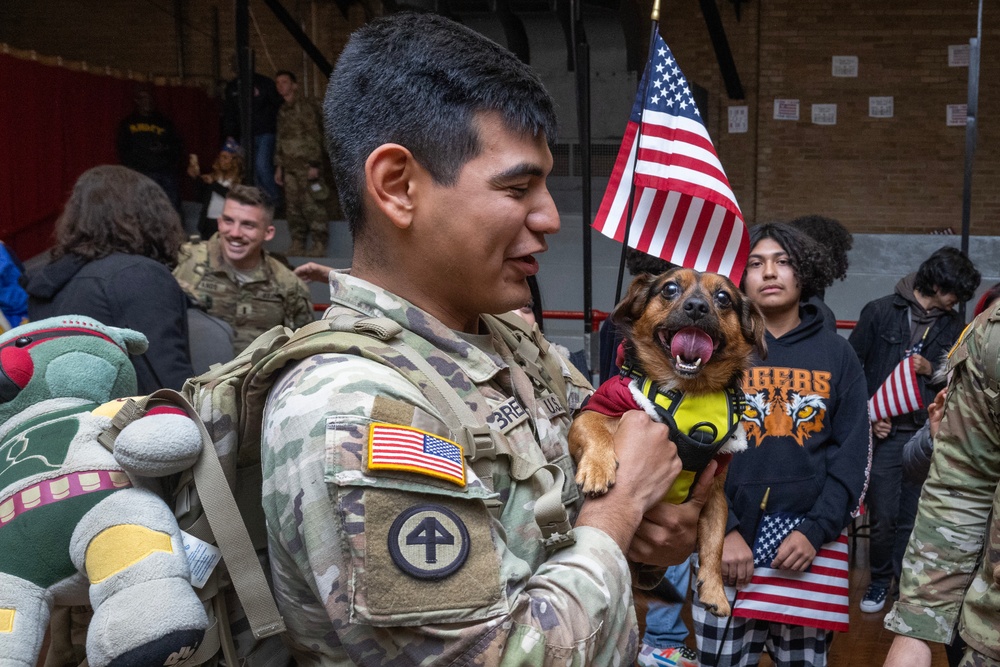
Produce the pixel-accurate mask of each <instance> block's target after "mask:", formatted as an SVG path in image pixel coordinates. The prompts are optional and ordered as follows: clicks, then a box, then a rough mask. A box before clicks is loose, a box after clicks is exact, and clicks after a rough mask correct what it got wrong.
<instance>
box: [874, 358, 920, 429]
mask: <svg viewBox="0 0 1000 667" xmlns="http://www.w3.org/2000/svg"><path fill="white" fill-rule="evenodd" d="M923 407H924V400H923V398H921V397H920V385H919V383H918V382H917V371H916V369H915V368H913V357H912V356H909V355H907V356H906V358H904V359H903V360H902V361H901V362H899V365H897V366H896V367H895V368H894V369H893V370H892V373H889V377H887V378H886V379H885V382H883V383H882V386H881V387H879V388H878V389H877V390H876V391H875V395H874V396H872V397H871V398H870V399H868V415H869V417H871V420H872V421H878V420H879V419H885V418H886V417H897V416H899V415H905V414H906V413H908V412H915V411H917V410H920V409H921V408H923Z"/></svg>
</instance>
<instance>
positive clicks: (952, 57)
mask: <svg viewBox="0 0 1000 667" xmlns="http://www.w3.org/2000/svg"><path fill="white" fill-rule="evenodd" d="M968 66H969V45H968V44H949V45H948V67H968Z"/></svg>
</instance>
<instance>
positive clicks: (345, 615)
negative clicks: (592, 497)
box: [263, 355, 637, 666]
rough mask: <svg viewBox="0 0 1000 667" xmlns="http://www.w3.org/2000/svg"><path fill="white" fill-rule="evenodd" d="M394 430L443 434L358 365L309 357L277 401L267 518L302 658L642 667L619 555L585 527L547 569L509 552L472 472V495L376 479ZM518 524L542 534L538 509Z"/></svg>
mask: <svg viewBox="0 0 1000 667" xmlns="http://www.w3.org/2000/svg"><path fill="white" fill-rule="evenodd" d="M376 396H377V397H378V398H375V397H376ZM386 401H388V403H387V402H386ZM400 406H410V408H409V414H407V410H406V409H402V408H401V407H400ZM390 419H391V420H393V421H394V422H395V423H399V422H401V421H403V422H406V424H405V425H413V426H418V427H421V428H422V429H423V430H425V431H432V432H434V431H436V430H438V432H440V431H439V429H440V430H445V431H446V432H447V430H446V429H445V427H444V426H443V424H442V423H441V422H440V421H438V420H437V418H436V417H434V411H433V408H432V406H430V405H429V404H428V403H427V402H426V400H425V399H424V398H423V397H422V396H421V395H420V394H419V393H418V392H417V391H416V389H415V388H414V387H413V386H412V385H411V384H410V383H409V382H407V381H406V380H404V379H403V378H402V377H401V376H399V375H397V374H395V372H394V371H391V370H389V369H387V368H386V367H385V366H382V365H380V364H377V363H374V362H369V361H366V360H361V359H358V358H356V357H344V356H340V355H322V356H320V357H313V358H311V359H309V360H307V361H306V362H303V364H301V365H300V366H299V367H298V368H295V369H293V370H292V371H290V372H288V373H286V375H285V377H284V378H283V379H282V380H281V381H280V382H279V384H278V385H276V387H275V389H274V390H273V391H272V396H271V398H270V399H269V407H268V411H267V414H266V416H265V426H264V455H263V457H264V477H265V482H264V508H265V512H266V513H267V516H268V531H269V537H270V540H269V541H270V547H271V553H272V562H273V563H275V565H273V566H272V569H273V571H274V573H275V588H276V594H277V596H278V599H279V603H280V604H281V607H282V612H283V613H284V614H285V618H286V622H288V623H289V627H290V629H291V631H292V632H291V640H292V644H293V646H295V647H296V650H297V651H299V652H300V654H299V657H300V658H303V657H305V656H309V657H311V658H312V660H313V661H314V660H315V659H316V657H317V653H318V654H320V655H323V656H324V657H327V658H328V659H331V660H333V661H336V660H337V659H340V660H344V659H345V658H349V659H351V660H353V661H354V662H355V663H357V664H366V665H372V666H378V665H388V664H393V665H404V664H405V665H421V666H423V665H440V664H452V663H453V662H463V661H468V664H488V665H493V664H500V663H501V662H504V661H506V660H510V661H511V663H512V664H515V663H516V664H533V665H581V666H582V665H616V664H625V663H626V662H627V661H630V660H631V659H632V657H633V656H632V655H631V653H630V651H632V650H634V649H633V647H634V646H635V642H636V641H637V627H636V621H635V614H634V610H633V605H632V596H631V592H630V586H629V582H630V577H629V573H628V566H627V563H626V561H625V558H624V556H623V555H622V552H621V549H620V548H619V547H618V545H616V544H615V542H614V541H613V540H612V539H611V538H610V537H609V536H608V535H607V534H606V533H604V532H602V531H601V530H597V529H595V528H591V527H580V528H577V529H576V531H575V533H576V544H575V545H572V546H568V547H565V548H563V549H561V550H559V551H556V552H555V553H554V554H552V555H551V556H549V557H548V558H547V559H544V560H543V561H542V562H541V563H540V565H538V566H537V567H535V566H534V565H532V564H531V563H529V562H528V561H526V560H524V558H523V557H522V555H521V554H519V553H515V552H514V551H513V550H512V549H511V548H510V547H509V546H508V541H509V539H510V538H511V537H513V535H508V534H506V533H505V532H504V530H503V529H502V528H501V527H500V524H499V523H498V522H497V521H496V520H495V519H493V518H492V517H491V515H490V512H489V509H488V507H487V504H486V500H487V499H489V498H491V497H492V494H491V493H489V491H487V490H486V489H485V488H484V487H483V486H482V484H481V483H480V482H479V481H478V479H477V478H476V477H475V475H474V474H473V473H471V471H470V472H469V473H468V474H469V478H468V480H467V483H466V484H465V485H460V484H455V483H452V482H448V481H444V480H437V479H435V478H434V477H430V476H427V475H423V474H418V473H413V472H407V471H392V470H371V469H369V468H368V467H367V463H368V461H369V458H368V457H369V455H368V446H369V438H370V435H369V429H370V427H371V424H372V423H373V422H374V421H381V420H386V421H388V420H390ZM506 511H508V512H519V513H525V520H524V521H517V522H513V523H512V522H510V521H508V522H506V524H507V526H508V528H507V530H514V529H513V528H512V526H514V525H516V526H519V528H517V530H521V529H522V528H523V530H525V531H529V532H530V531H534V532H537V529H536V528H535V527H534V524H533V521H532V519H531V512H530V508H528V509H527V510H526V509H525V508H523V507H517V506H515V507H510V506H509V507H508V508H507V510H506ZM518 543H520V544H524V543H525V542H524V541H523V540H521V541H519V542H518ZM463 545H466V546H467V549H466V547H465V546H463ZM535 546H536V547H537V540H536V541H535ZM432 561H434V563H433V564H430V563H431V562H432ZM434 568H437V569H438V570H440V572H439V573H438V574H430V575H428V573H427V570H429V569H434ZM307 645H308V646H309V647H310V648H308V649H306V648H305V646H307Z"/></svg>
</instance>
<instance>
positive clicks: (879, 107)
mask: <svg viewBox="0 0 1000 667" xmlns="http://www.w3.org/2000/svg"><path fill="white" fill-rule="evenodd" d="M893 112H894V109H893V98H892V97H869V98H868V115H869V116H870V117H871V118H892V115H893Z"/></svg>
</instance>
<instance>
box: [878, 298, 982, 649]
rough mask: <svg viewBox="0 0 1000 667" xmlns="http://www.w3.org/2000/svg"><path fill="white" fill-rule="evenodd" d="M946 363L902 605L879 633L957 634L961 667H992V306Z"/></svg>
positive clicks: (946, 637)
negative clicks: (944, 392)
mask: <svg viewBox="0 0 1000 667" xmlns="http://www.w3.org/2000/svg"><path fill="white" fill-rule="evenodd" d="M948 363H949V368H951V369H954V376H953V377H952V380H951V384H950V385H949V388H948V397H947V400H946V402H945V408H944V417H943V419H942V420H941V429H940V431H939V432H938V435H937V438H935V441H934V445H935V446H934V455H933V459H932V461H931V468H930V473H929V475H928V477H927V481H926V482H925V483H924V488H923V493H922V495H921V497H920V510H919V513H918V515H917V521H916V524H915V525H914V528H913V534H912V535H911V537H910V543H909V544H908V545H907V550H906V556H905V557H904V559H903V578H902V582H901V584H900V599H899V602H897V603H896V605H895V606H894V607H893V609H892V611H891V612H890V613H889V614H888V615H887V616H886V619H885V627H886V628H888V629H889V630H892V631H893V632H896V633H898V634H902V635H908V636H911V637H916V638H919V639H924V640H928V641H934V642H940V643H944V644H948V643H950V642H951V641H952V639H953V638H954V633H955V628H956V625H957V626H958V630H959V633H960V634H961V636H962V638H963V639H965V641H966V642H967V643H968V645H969V647H970V649H972V651H971V652H969V651H967V652H966V657H965V660H964V661H963V663H962V664H963V665H983V666H994V667H995V666H997V665H1000V307H997V308H993V309H991V310H989V311H987V312H984V313H983V314H981V315H980V316H979V317H978V318H976V320H975V322H974V323H973V324H972V325H970V327H969V328H968V329H967V330H966V333H965V334H963V337H962V338H961V339H960V341H959V343H958V344H957V345H956V346H955V348H954V350H953V351H952V352H951V354H950V357H949V362H948ZM991 508H992V510H991ZM991 511H992V514H991ZM984 542H986V544H985V545H984ZM980 558H981V559H982V560H981V561H980ZM970 653H971V655H970Z"/></svg>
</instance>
